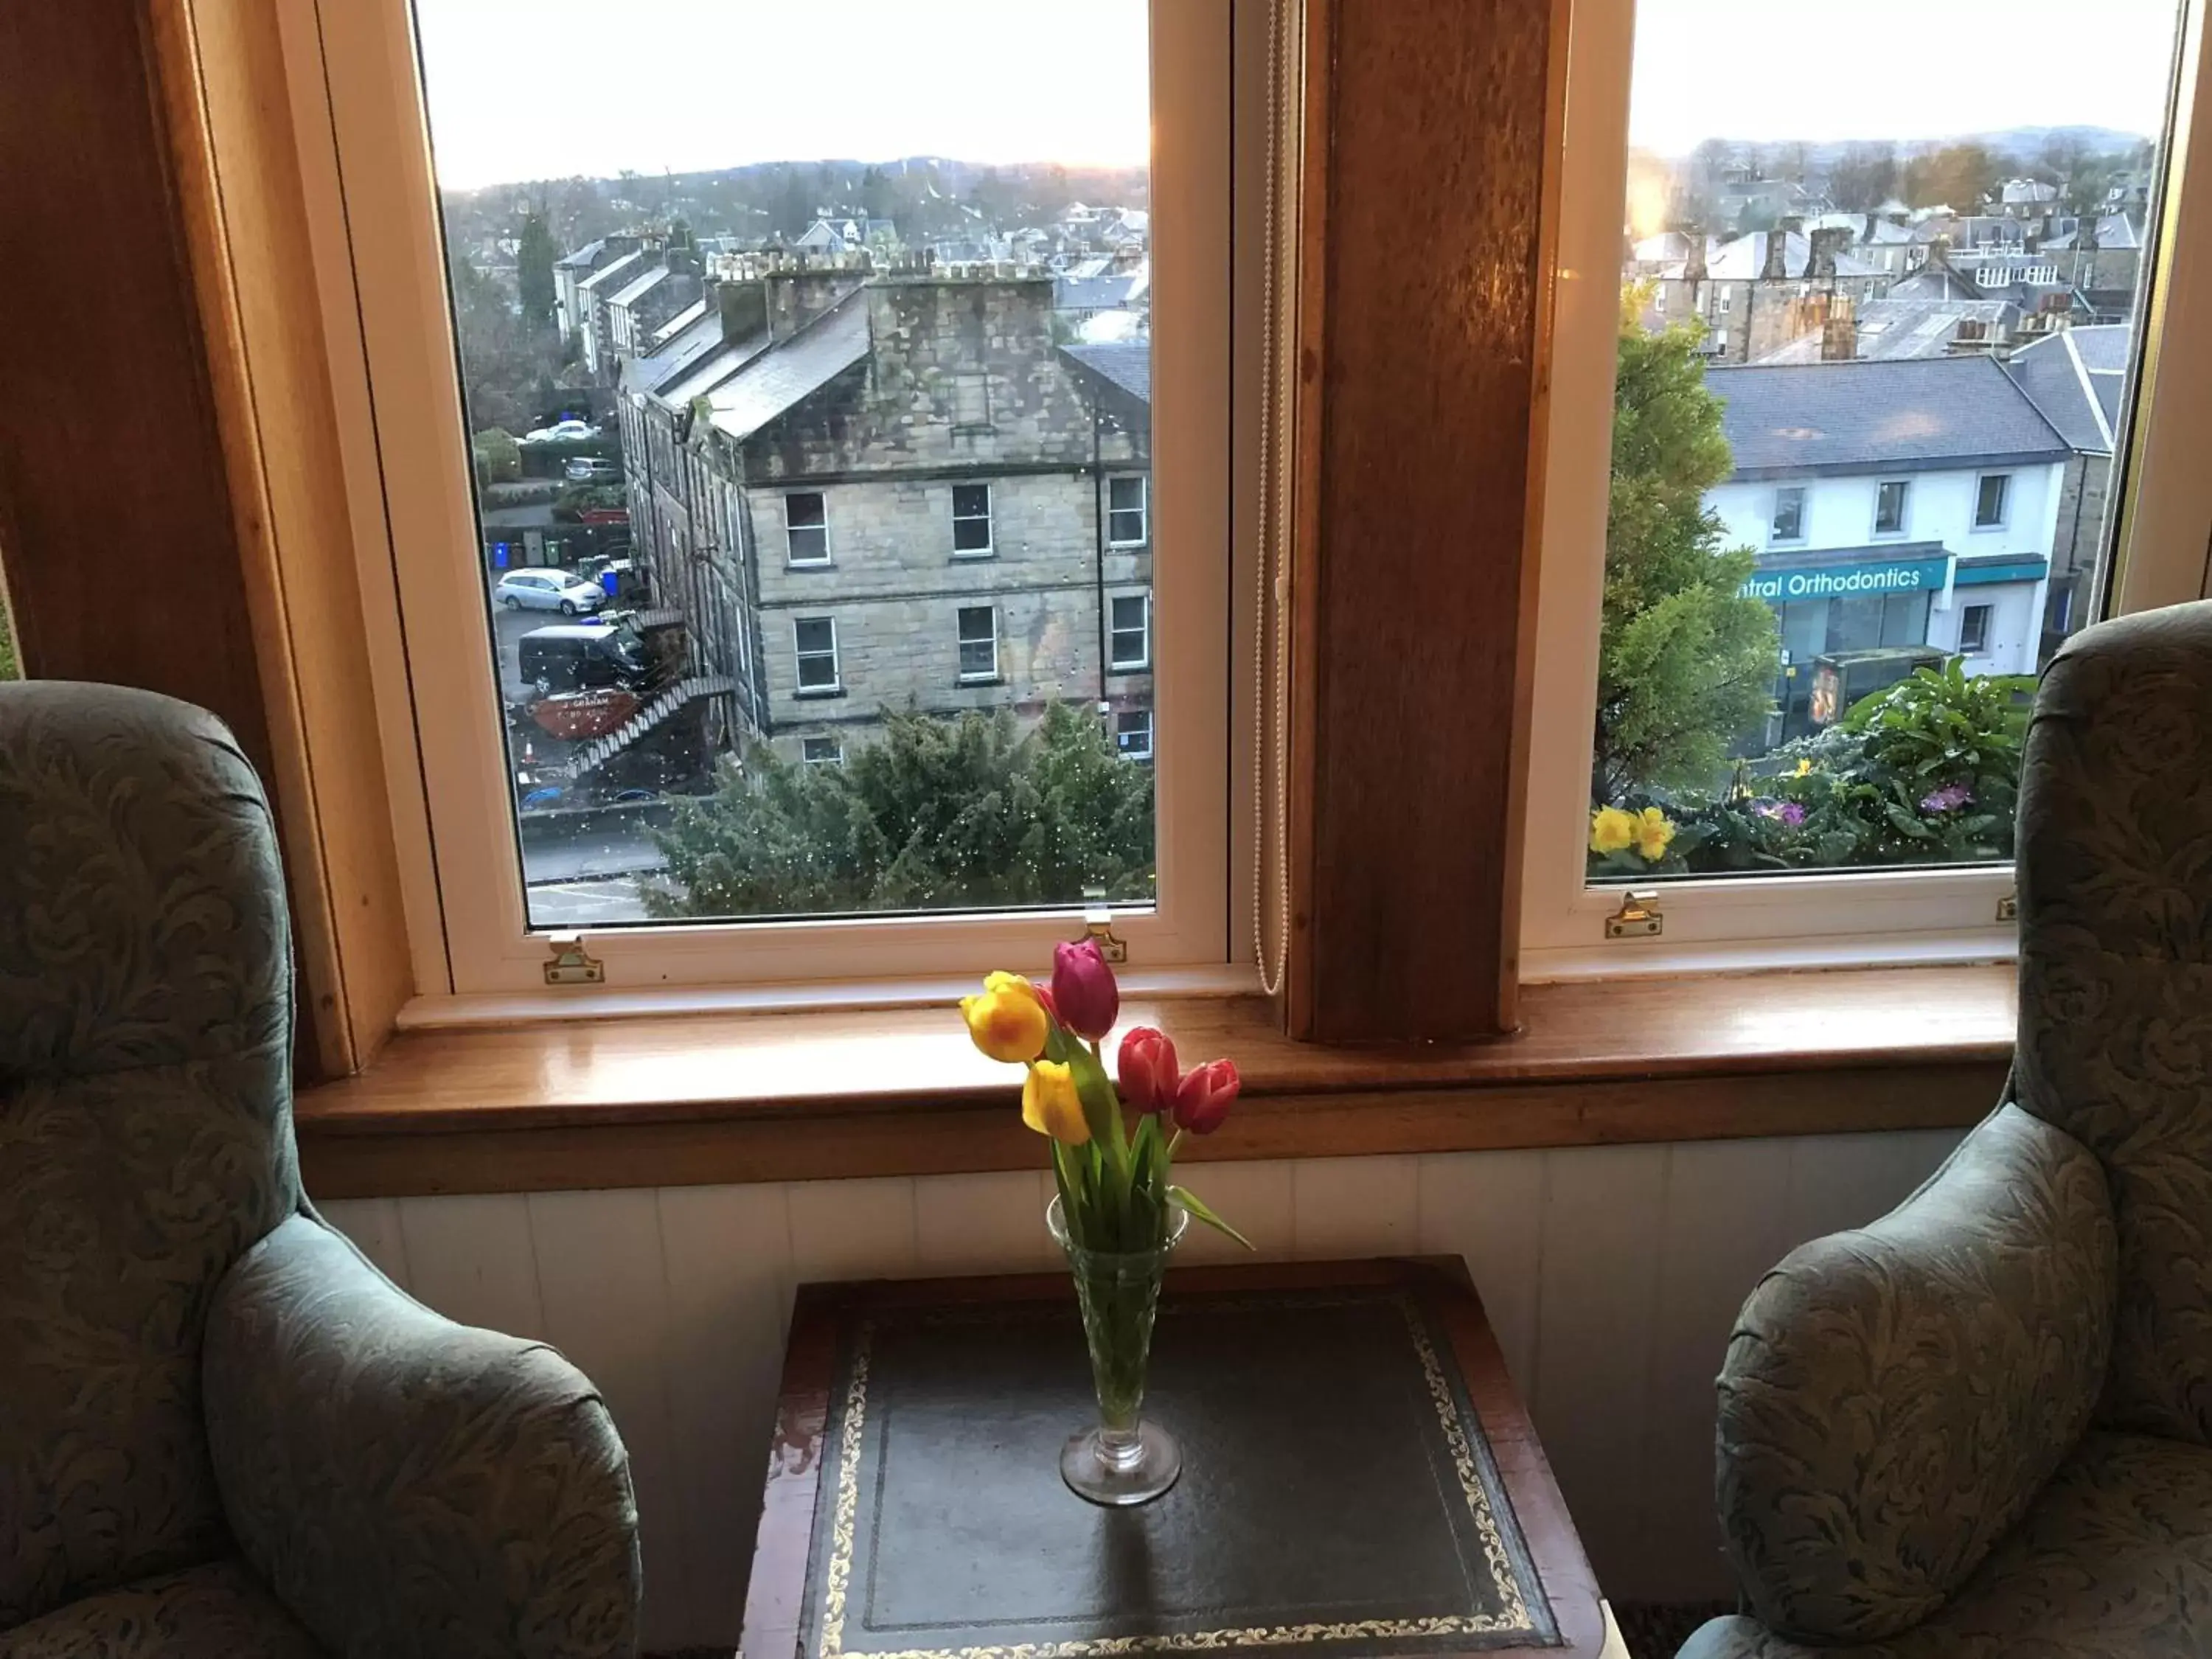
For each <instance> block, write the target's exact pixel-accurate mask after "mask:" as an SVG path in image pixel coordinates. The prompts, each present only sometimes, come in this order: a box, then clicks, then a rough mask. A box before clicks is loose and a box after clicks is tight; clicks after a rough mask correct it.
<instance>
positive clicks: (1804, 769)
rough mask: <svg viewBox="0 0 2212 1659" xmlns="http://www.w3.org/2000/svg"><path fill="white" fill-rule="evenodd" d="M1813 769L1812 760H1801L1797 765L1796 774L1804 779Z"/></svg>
mask: <svg viewBox="0 0 2212 1659" xmlns="http://www.w3.org/2000/svg"><path fill="white" fill-rule="evenodd" d="M1812 769H1813V763H1812V761H1811V760H1810V759H1805V758H1801V759H1800V760H1799V761H1798V763H1797V773H1796V775H1797V776H1799V777H1801V778H1802V777H1803V776H1805V775H1807V774H1808V773H1809V772H1810V771H1811V770H1812Z"/></svg>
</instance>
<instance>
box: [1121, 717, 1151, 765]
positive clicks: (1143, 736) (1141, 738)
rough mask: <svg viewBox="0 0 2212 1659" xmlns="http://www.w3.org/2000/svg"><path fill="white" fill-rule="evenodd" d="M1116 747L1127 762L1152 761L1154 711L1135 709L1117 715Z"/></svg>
mask: <svg viewBox="0 0 2212 1659" xmlns="http://www.w3.org/2000/svg"><path fill="white" fill-rule="evenodd" d="M1114 747H1115V749H1116V750H1119V751H1120V752H1121V758H1122V759H1123V760H1126V761H1148V760H1150V759H1152V710H1151V709H1149V708H1134V709H1128V710H1125V711H1124V712H1122V713H1121V714H1116V715H1115V716H1114Z"/></svg>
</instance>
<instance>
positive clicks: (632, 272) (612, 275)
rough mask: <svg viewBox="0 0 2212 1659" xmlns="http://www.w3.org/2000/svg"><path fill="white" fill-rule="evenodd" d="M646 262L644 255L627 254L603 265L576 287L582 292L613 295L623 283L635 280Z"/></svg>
mask: <svg viewBox="0 0 2212 1659" xmlns="http://www.w3.org/2000/svg"><path fill="white" fill-rule="evenodd" d="M644 262H645V255H643V254H642V253H625V254H623V257H622V258H619V259H611V260H609V261H608V262H607V263H606V264H603V265H601V266H600V267H599V269H598V270H595V271H593V272H592V274H591V275H590V276H586V277H585V278H584V280H583V281H582V282H580V283H577V284H576V287H577V288H578V289H587V288H588V289H605V290H606V291H607V292H608V293H610V294H611V293H613V292H614V290H615V289H618V288H620V287H621V286H622V285H623V283H629V282H632V281H634V280H635V278H636V276H637V273H638V272H639V270H641V269H643V267H644ZM625 273H627V274H625Z"/></svg>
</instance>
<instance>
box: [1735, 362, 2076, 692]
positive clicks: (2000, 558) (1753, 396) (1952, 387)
mask: <svg viewBox="0 0 2212 1659" xmlns="http://www.w3.org/2000/svg"><path fill="white" fill-rule="evenodd" d="M1705 383H1706V385H1707V386H1708V387H1710V388H1711V391H1712V392H1714V393H1715V394H1716V395H1717V396H1718V397H1719V398H1721V399H1722V400H1723V405H1724V411H1723V425H1724V427H1725V429H1726V431H1727V433H1728V438H1729V445H1730V447H1731V448H1732V450H1733V451H1734V453H1735V473H1734V474H1733V475H1732V476H1731V477H1729V480H1728V481H1727V482H1726V483H1723V484H1720V485H1717V487H1715V488H1714V489H1711V491H1709V492H1708V493H1707V495H1706V497H1705V501H1706V505H1707V506H1708V507H1711V509H1712V511H1713V512H1714V513H1717V514H1718V515H1719V517H1720V519H1721V520H1722V522H1723V524H1724V525H1725V526H1726V527H1727V532H1726V533H1727V538H1728V544H1729V545H1730V546H1732V547H1733V546H1747V547H1749V548H1751V549H1753V551H1754V552H1755V553H1756V554H1757V555H1758V565H1757V568H1756V569H1755V571H1754V573H1753V577H1752V579H1751V581H1750V582H1749V583H1748V584H1747V588H1746V591H1747V592H1750V593H1752V594H1753V595H1754V596H1755V597H1757V598H1759V599H1764V600H1765V601H1766V603H1767V604H1768V605H1771V606H1772V607H1773V608H1774V611H1775V623H1776V626H1777V627H1778V629H1780V631H1781V635H1782V646H1783V650H1784V653H1785V655H1784V662H1785V666H1784V685H1783V688H1782V695H1781V696H1780V698H1779V701H1780V702H1782V703H1783V705H1784V715H1785V723H1786V726H1787V729H1788V730H1789V731H1790V732H1791V733H1792V734H1795V733H1796V732H1797V731H1799V730H1801V729H1802V726H1803V724H1804V722H1805V720H1806V707H1807V703H1808V698H1809V696H1810V691H1811V683H1812V672H1811V671H1812V668H1813V665H1814V663H1815V662H1816V661H1817V660H1818V659H1820V658H1821V657H1823V656H1829V655H1832V654H1834V653H1843V652H1856V651H1869V650H1877V649H1881V648H1885V647H1889V648H1894V647H1915V646H1917V647H1932V648H1933V649H1935V650H1937V651H1941V652H1942V653H1946V654H1948V655H1955V656H1959V657H1961V658H1963V659H1965V662H1966V670H1967V671H1968V672H1969V673H1974V674H2032V673H2033V672H2034V671H2035V670H2036V665H2037V653H2038V647H2039V644H2040V641H2041V637H2042V632H2043V611H2044V605H2045V598H2046V592H2047V588H2048V584H2049V578H2050V574H2051V554H2052V550H2053V549H2054V547H2055V546H2056V545H2057V540H2058V534H2059V509H2060V504H2061V501H2062V499H2063V493H2064V483H2065V477H2066V468H2067V464H2068V462H2069V460H2070V459H2072V456H2073V451H2072V450H2071V448H2070V447H2069V446H2068V444H2067V442H2066V441H2065V440H2064V439H2063V437H2061V436H2060V435H2059V434H2058V433H2057V430H2055V429H2054V428H2052V426H2051V422H2049V421H2048V420H2046V419H2045V417H2044V416H2043V414H2042V413H2041V411H2040V410H2038V408H2037V407H2036V405H2035V404H2034V403H2033V402H2032V401H2031V400H2030V399H2029V398H2028V397H2027V395H2026V393H2024V392H2022V391H2021V388H2020V387H2019V386H2017V385H2016V384H2015V382H2014V381H2013V380H2012V379H2011V378H2010V377H2009V376H2008V375H2007V374H2005V372H2004V371H2003V369H2002V368H2000V367H1999V366H1998V365H1997V364H1996V362H1993V361H1992V360H1991V359H1990V358H1989V357H1986V356H1960V357H1939V358H1929V359H1921V360H1904V361H1891V362H1835V363H1814V364H1805V365H1802V366H1797V365H1792V366H1783V367H1765V366H1759V367H1752V368H1715V369H1710V370H1708V371H1707V374H1706V380H1705Z"/></svg>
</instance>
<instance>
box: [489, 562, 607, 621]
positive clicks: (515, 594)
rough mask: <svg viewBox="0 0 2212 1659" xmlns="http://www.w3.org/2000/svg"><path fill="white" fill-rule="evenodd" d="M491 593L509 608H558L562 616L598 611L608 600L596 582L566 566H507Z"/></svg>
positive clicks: (530, 609) (531, 609)
mask: <svg viewBox="0 0 2212 1659" xmlns="http://www.w3.org/2000/svg"><path fill="white" fill-rule="evenodd" d="M491 596H492V598H494V599H497V600H498V601H499V602H500V603H501V605H505V606H506V607H507V609H508V610H510V611H559V612H560V613H561V614H562V616H564V617H573V616H574V615H575V614H576V613H577V612H578V611H597V610H598V609H599V607H600V606H601V605H605V603H606V601H607V596H606V592H605V590H604V589H602V588H601V587H599V586H598V585H597V584H596V583H593V582H587V581H586V580H584V579H583V578H582V577H581V576H576V575H572V574H569V573H568V571H566V570H510V571H508V572H507V574H505V575H504V576H501V578H500V579H499V586H496V587H495V588H493V589H492V591H491Z"/></svg>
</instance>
